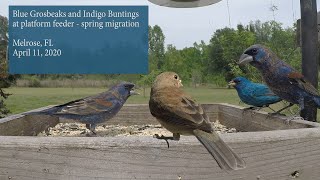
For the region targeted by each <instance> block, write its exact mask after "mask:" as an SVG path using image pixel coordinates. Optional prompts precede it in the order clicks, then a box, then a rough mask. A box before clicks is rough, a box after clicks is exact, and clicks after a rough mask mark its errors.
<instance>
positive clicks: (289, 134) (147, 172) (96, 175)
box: [0, 128, 320, 180]
mask: <svg viewBox="0 0 320 180" xmlns="http://www.w3.org/2000/svg"><path fill="white" fill-rule="evenodd" d="M222 138H223V139H224V140H225V141H226V143H228V144H229V145H230V146H231V147H232V148H233V149H234V150H235V151H236V152H237V153H239V154H240V156H241V157H243V158H244V159H245V161H246V163H247V168H246V169H243V170H238V171H233V172H224V171H222V170H221V169H220V168H219V167H218V165H217V164H216V162H215V161H214V160H213V159H212V157H211V156H210V155H209V154H208V153H207V151H206V149H205V148H204V147H203V146H202V145H200V143H199V142H198V141H197V140H196V138H194V137H186V136H183V137H182V138H181V140H180V141H179V142H176V141H173V142H172V141H170V145H171V146H170V149H168V148H167V146H166V143H165V142H164V141H162V140H157V139H154V138H152V137H111V138H103V137H96V138H92V137H87V138H76V137H72V138H69V137H59V138H51V137H10V136H6V137H4V136H2V137H0V159H1V161H0V179H19V180H20V179H163V180H165V179H176V180H178V179H179V178H181V179H183V180H188V179H208V180H209V179H217V180H230V179H244V180H251V179H252V180H257V179H277V180H282V179H292V177H291V174H292V173H294V172H295V171H297V172H299V179H304V180H308V179H317V178H318V177H319V176H320V171H319V170H318V167H319V165H320V131H319V129H318V128H309V129H292V130H278V131H265V132H244V133H238V134H223V135H222Z"/></svg>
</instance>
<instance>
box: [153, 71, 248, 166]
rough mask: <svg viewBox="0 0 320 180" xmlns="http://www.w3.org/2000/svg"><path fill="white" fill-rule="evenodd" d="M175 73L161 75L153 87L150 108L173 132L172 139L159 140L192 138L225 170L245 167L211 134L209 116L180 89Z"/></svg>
mask: <svg viewBox="0 0 320 180" xmlns="http://www.w3.org/2000/svg"><path fill="white" fill-rule="evenodd" d="M181 86H182V83H181V80H180V78H179V76H178V74H176V73H174V72H164V73H162V74H160V75H158V76H157V77H156V79H155V81H154V83H153V85H152V88H151V94H150V101H149V108H150V112H151V114H152V115H153V116H154V117H156V118H157V120H158V121H159V122H160V124H161V125H162V126H163V127H165V128H166V129H168V130H169V131H171V132H172V133H173V137H164V136H158V138H159V139H171V140H179V139H180V134H182V135H194V136H196V137H197V139H198V140H199V141H200V142H201V143H202V144H203V145H204V147H205V148H206V149H207V150H208V152H209V153H210V154H211V155H212V156H213V158H214V159H215V160H216V161H217V163H218V165H219V166H220V167H221V168H222V169H225V170H236V169H241V168H244V167H245V162H244V161H243V160H242V159H241V158H240V157H239V156H238V155H237V154H236V153H235V152H233V151H232V149H231V148H230V147H228V145H227V144H225V143H224V142H223V141H222V139H221V138H220V137H219V135H218V134H217V133H216V132H214V130H213V127H212V125H211V123H210V121H209V117H208V116H207V115H206V113H205V112H204V110H203V108H202V107H201V105H200V104H197V103H196V102H195V101H194V100H193V99H192V98H191V97H190V96H188V95H187V94H185V93H184V92H183V90H182V89H181V88H180V87H181Z"/></svg>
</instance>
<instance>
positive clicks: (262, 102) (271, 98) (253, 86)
mask: <svg viewBox="0 0 320 180" xmlns="http://www.w3.org/2000/svg"><path fill="white" fill-rule="evenodd" d="M229 85H230V86H233V87H234V88H235V89H236V90H237V92H238V96H239V97H240V99H241V101H242V102H244V103H246V104H248V105H251V106H254V107H259V108H262V107H269V105H270V104H274V103H277V102H279V101H281V98H280V97H278V96H277V95H275V94H274V93H273V92H272V91H271V90H270V89H269V88H268V87H267V86H266V85H264V84H259V83H253V82H251V81H249V80H248V79H246V78H244V77H236V78H234V79H232V80H231V81H230V82H229ZM254 107H251V109H254Z"/></svg>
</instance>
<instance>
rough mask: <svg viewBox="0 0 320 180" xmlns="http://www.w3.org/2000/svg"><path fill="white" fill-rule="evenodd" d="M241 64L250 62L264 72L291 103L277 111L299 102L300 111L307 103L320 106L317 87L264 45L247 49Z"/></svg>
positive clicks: (266, 79)
mask: <svg viewBox="0 0 320 180" xmlns="http://www.w3.org/2000/svg"><path fill="white" fill-rule="evenodd" d="M238 63H239V64H246V63H250V64H251V65H252V66H254V67H256V68H257V69H258V70H259V71H260V72H261V74H262V77H263V79H264V81H265V82H266V84H267V85H268V87H269V88H270V89H271V90H272V92H274V93H275V94H276V95H277V96H279V97H280V98H282V99H283V100H286V101H288V102H289V103H290V104H289V105H288V106H287V107H284V108H282V109H280V110H279V111H277V112H278V113H279V112H281V111H282V110H284V109H286V108H288V107H290V106H292V105H293V104H298V105H299V107H300V111H301V110H303V109H304V106H305V103H306V104H307V105H315V106H316V107H317V108H320V96H319V93H318V91H317V89H316V88H315V87H314V86H313V85H312V84H311V83H310V82H309V81H308V80H307V79H306V78H305V77H304V76H303V75H302V74H301V73H299V72H298V71H296V70H295V69H294V68H293V67H291V66H290V65H289V64H287V63H286V62H284V61H282V60H281V59H280V58H278V57H277V55H276V54H275V53H273V52H272V51H271V50H269V49H268V48H267V47H264V46H262V45H259V44H257V45H253V46H251V47H249V48H248V49H246V50H245V51H244V53H243V54H242V55H241V57H240V59H239V62H238Z"/></svg>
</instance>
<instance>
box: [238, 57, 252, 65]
mask: <svg viewBox="0 0 320 180" xmlns="http://www.w3.org/2000/svg"><path fill="white" fill-rule="evenodd" d="M251 61H253V57H252V56H250V55H248V54H242V55H241V57H240V59H239V62H238V64H239V65H240V64H247V63H249V62H251Z"/></svg>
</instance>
